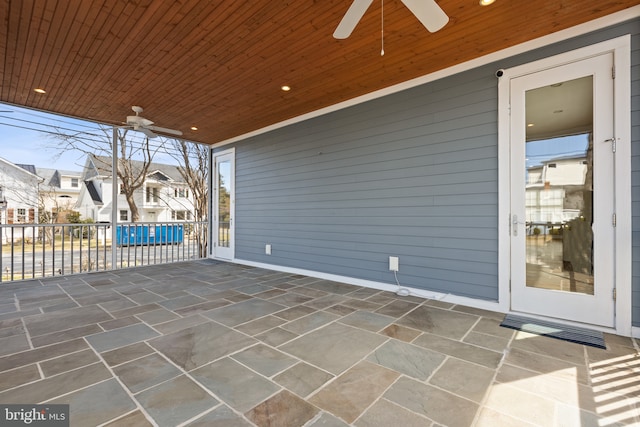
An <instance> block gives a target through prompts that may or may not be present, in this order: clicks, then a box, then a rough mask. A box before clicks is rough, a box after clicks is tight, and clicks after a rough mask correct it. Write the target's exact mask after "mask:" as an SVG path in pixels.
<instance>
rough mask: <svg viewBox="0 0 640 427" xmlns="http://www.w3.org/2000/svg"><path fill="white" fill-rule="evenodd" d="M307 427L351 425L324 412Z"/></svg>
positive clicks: (342, 426) (341, 426)
mask: <svg viewBox="0 0 640 427" xmlns="http://www.w3.org/2000/svg"><path fill="white" fill-rule="evenodd" d="M306 427H349V425H348V424H347V423H345V422H344V421H342V420H341V419H340V418H338V417H334V416H333V415H331V414H328V413H326V412H322V413H321V414H320V416H317V417H316V418H315V419H314V420H312V421H311V422H310V424H307V426H306Z"/></svg>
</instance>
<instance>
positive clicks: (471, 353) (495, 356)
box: [413, 334, 502, 369]
mask: <svg viewBox="0 0 640 427" xmlns="http://www.w3.org/2000/svg"><path fill="white" fill-rule="evenodd" d="M413 344H415V345H418V346H420V347H424V348H428V349H430V350H434V351H437V352H439V353H442V354H447V355H449V356H453V357H457V358H459V359H462V360H466V361H468V362H473V363H477V364H479V365H482V366H486V367H487V368H492V369H495V368H497V367H498V365H499V364H500V361H501V360H502V353H498V352H497V351H492V350H488V349H485V348H481V347H478V346H475V345H471V344H466V343H463V342H460V341H456V340H451V339H448V338H444V337H441V336H438V335H431V334H422V335H420V336H419V337H418V338H416V339H415V340H413Z"/></svg>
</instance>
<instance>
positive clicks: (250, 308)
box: [204, 299, 287, 326]
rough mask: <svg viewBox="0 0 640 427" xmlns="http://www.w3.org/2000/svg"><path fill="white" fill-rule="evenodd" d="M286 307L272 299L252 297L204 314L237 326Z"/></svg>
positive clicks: (223, 322) (224, 323)
mask: <svg viewBox="0 0 640 427" xmlns="http://www.w3.org/2000/svg"><path fill="white" fill-rule="evenodd" d="M285 308H287V307H285V306H283V305H280V304H274V303H272V302H270V301H265V300H262V299H251V300H247V301H242V302H239V303H236V304H233V305H228V306H226V307H221V308H216V309H214V310H211V311H208V312H206V313H204V316H206V317H208V318H209V319H212V320H215V321H216V322H220V323H222V324H223V325H226V326H237V325H239V324H241V323H245V322H249V321H251V320H255V319H257V318H259V317H262V316H266V315H268V314H272V313H275V312H277V311H280V310H283V309H285Z"/></svg>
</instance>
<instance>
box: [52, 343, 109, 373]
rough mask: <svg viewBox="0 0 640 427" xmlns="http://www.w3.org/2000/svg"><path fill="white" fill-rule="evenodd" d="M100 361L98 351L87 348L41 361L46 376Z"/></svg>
mask: <svg viewBox="0 0 640 427" xmlns="http://www.w3.org/2000/svg"><path fill="white" fill-rule="evenodd" d="M99 361H100V359H99V358H98V356H97V355H96V353H95V352H94V351H93V350H90V349H87V350H83V351H79V352H76V353H71V354H67V355H65V356H61V357H57V358H55V359H49V360H46V361H44V362H40V368H41V369H42V373H43V374H44V376H45V377H50V376H53V375H57V374H60V373H62V372H67V371H70V370H72V369H77V368H80V367H82V366H87V365H91V364H93V363H96V362H99Z"/></svg>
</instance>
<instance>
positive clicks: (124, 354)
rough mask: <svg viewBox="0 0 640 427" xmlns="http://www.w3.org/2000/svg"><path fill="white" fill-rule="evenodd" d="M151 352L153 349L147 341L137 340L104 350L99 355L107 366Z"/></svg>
mask: <svg viewBox="0 0 640 427" xmlns="http://www.w3.org/2000/svg"><path fill="white" fill-rule="evenodd" d="M151 353H153V349H152V348H151V347H149V345H147V343H144V342H139V343H136V344H131V345H127V346H125V347H120V348H118V349H115V350H111V351H107V352H104V353H102V355H101V356H102V358H103V359H104V361H105V362H107V364H108V365H109V366H117V365H120V364H122V363H125V362H128V361H130V360H134V359H138V358H140V357H143V356H146V355H147V354H151Z"/></svg>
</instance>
